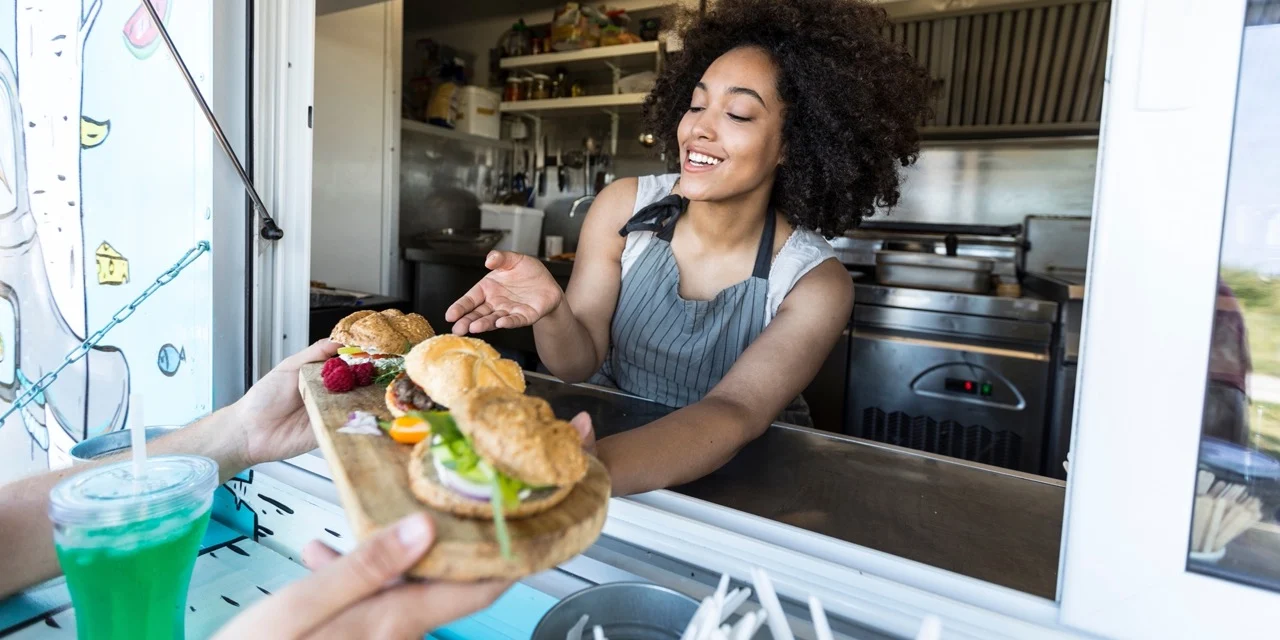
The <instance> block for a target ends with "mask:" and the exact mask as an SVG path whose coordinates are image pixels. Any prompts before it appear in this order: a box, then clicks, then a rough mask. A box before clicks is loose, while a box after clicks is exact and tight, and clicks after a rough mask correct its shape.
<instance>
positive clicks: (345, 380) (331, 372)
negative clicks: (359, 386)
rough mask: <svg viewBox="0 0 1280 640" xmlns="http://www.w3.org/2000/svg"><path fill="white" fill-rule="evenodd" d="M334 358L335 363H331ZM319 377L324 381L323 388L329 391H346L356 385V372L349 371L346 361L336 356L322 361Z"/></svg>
mask: <svg viewBox="0 0 1280 640" xmlns="http://www.w3.org/2000/svg"><path fill="white" fill-rule="evenodd" d="M335 360H336V361H337V362H338V364H337V365H334V364H333V362H334V361H335ZM339 365H341V366H339ZM320 379H321V380H323V381H324V388H325V389H328V390H329V391H330V392H331V393H346V392H348V391H350V390H352V389H354V388H355V387H356V374H355V373H354V372H353V371H351V367H349V366H347V363H345V362H343V361H342V360H339V359H337V358H333V359H331V360H329V361H328V362H326V363H324V369H323V370H321V372H320Z"/></svg>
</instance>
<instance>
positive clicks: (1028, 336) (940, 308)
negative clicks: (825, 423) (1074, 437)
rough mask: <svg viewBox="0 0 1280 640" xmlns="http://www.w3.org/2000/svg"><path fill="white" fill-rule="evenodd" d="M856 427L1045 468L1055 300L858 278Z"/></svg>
mask: <svg viewBox="0 0 1280 640" xmlns="http://www.w3.org/2000/svg"><path fill="white" fill-rule="evenodd" d="M857 301H858V304H857V306H856V307H855V310H854V318H853V332H852V336H851V338H850V347H849V376H848V381H847V385H848V392H847V393H846V397H845V402H846V410H845V432H846V433H847V434H849V435H853V436H857V437H861V438H866V439H870V440H876V441H880V442H887V443H892V444H896V445H899V446H905V447H910V448H913V449H918V450H922V451H929V452H931V453H939V454H943V455H949V456H953V457H956V458H962V459H965V460H971V461H975V462H981V463H985V464H991V465H995V466H999V467H1005V468H1008V469H1016V470H1019V471H1025V472H1030V473H1043V457H1044V454H1045V451H1046V449H1045V447H1046V444H1047V442H1046V427H1047V421H1048V415H1049V407H1050V398H1049V393H1050V380H1051V345H1052V343H1053V327H1054V320H1055V319H1056V314H1057V305H1056V304H1055V303H1053V302H1050V301H1046V300H1040V299H1032V298H1002V297H996V296H979V295H967V294H955V293H946V292H936V291H921V290H915V289H899V288H894V287H882V286H876V285H861V284H860V285H858V291H857Z"/></svg>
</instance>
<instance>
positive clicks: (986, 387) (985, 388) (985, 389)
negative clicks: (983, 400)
mask: <svg viewBox="0 0 1280 640" xmlns="http://www.w3.org/2000/svg"><path fill="white" fill-rule="evenodd" d="M978 393H980V394H982V395H984V396H989V395H991V383H990V382H984V383H982V388H981V389H979V390H978Z"/></svg>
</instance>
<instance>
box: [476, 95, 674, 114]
mask: <svg viewBox="0 0 1280 640" xmlns="http://www.w3.org/2000/svg"><path fill="white" fill-rule="evenodd" d="M647 95H648V94H646V93H617V94H609V95H602V96H581V97H578V98H553V99H551V100H521V101H518V102H504V103H502V106H501V107H500V109H501V110H502V113H513V114H518V113H526V114H530V115H544V116H551V115H555V114H557V113H563V112H581V111H582V110H584V109H595V110H605V111H639V108H640V106H641V105H643V104H644V99H645V96H647Z"/></svg>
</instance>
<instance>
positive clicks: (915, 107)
mask: <svg viewBox="0 0 1280 640" xmlns="http://www.w3.org/2000/svg"><path fill="white" fill-rule="evenodd" d="M887 24H888V18H887V16H886V14H885V12H884V10H883V9H880V8H878V7H875V6H873V5H870V4H868V3H866V2H863V1H862V0H717V2H716V3H715V5H714V8H713V9H711V10H710V11H708V12H707V13H706V14H705V15H701V16H698V15H696V14H693V13H686V14H684V15H683V16H681V25H680V28H679V31H678V32H679V35H680V38H681V40H682V41H683V44H684V48H683V51H681V52H680V53H678V54H673V55H672V56H671V58H670V60H669V62H668V64H667V66H666V67H665V68H664V69H663V71H662V73H661V74H660V75H659V77H658V80H657V84H656V85H655V86H654V89H653V92H652V93H650V94H649V97H648V98H647V99H646V100H645V105H644V114H645V120H646V123H647V124H648V126H649V127H650V130H652V131H655V132H661V135H662V137H661V145H662V146H661V148H662V149H663V150H664V151H666V152H668V153H670V154H674V155H677V156H678V155H679V152H678V150H679V143H678V142H677V140H676V131H677V129H678V128H679V125H680V119H681V118H683V117H684V114H685V112H686V111H687V110H688V109H689V101H690V97H691V96H692V95H693V90H694V87H695V85H696V84H697V83H698V81H699V80H701V78H702V74H703V73H704V72H705V71H706V70H707V67H709V66H711V63H712V62H714V61H715V60H716V59H717V58H719V57H720V56H722V55H724V54H725V53H727V52H729V51H731V50H733V49H736V48H739V47H751V46H755V47H760V48H761V49H763V50H764V51H766V52H767V53H768V54H769V55H770V57H772V59H773V62H774V64H775V65H776V66H777V68H778V95H779V96H780V97H781V99H782V102H783V104H784V105H785V107H784V108H785V115H784V118H783V125H782V138H783V148H784V149H785V153H786V160H785V162H783V163H782V165H781V166H779V167H778V172H777V177H776V180H775V182H774V185H773V192H772V199H773V204H774V206H775V207H777V209H778V210H779V211H781V212H784V213H785V214H786V216H787V219H788V220H789V221H790V222H791V224H793V225H796V226H800V227H805V228H808V229H812V230H815V231H818V232H820V233H822V234H824V235H826V236H828V237H834V236H838V235H842V234H844V232H845V231H847V230H849V229H852V228H855V227H857V225H858V224H859V223H860V222H861V221H862V219H863V218H865V217H867V216H870V215H872V214H873V213H875V210H876V208H877V207H893V206H894V205H896V204H897V202H898V197H899V195H900V193H899V185H900V184H901V182H902V176H901V175H900V173H899V167H900V166H901V167H905V166H908V165H910V164H911V163H912V162H914V161H915V159H916V157H917V155H918V154H919V150H920V134H919V131H918V127H919V125H920V124H921V123H922V122H923V121H924V119H925V118H926V117H927V116H928V114H929V99H930V88H929V86H930V85H929V76H928V74H927V73H926V72H925V70H924V69H923V68H921V67H920V66H919V65H918V64H916V62H915V60H914V59H913V58H912V56H911V54H909V53H908V52H907V50H906V49H905V48H903V47H901V46H898V45H896V44H893V43H892V42H890V41H889V40H888V39H886V38H885V37H884V36H882V35H881V28H882V27H884V26H885V25H887Z"/></svg>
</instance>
